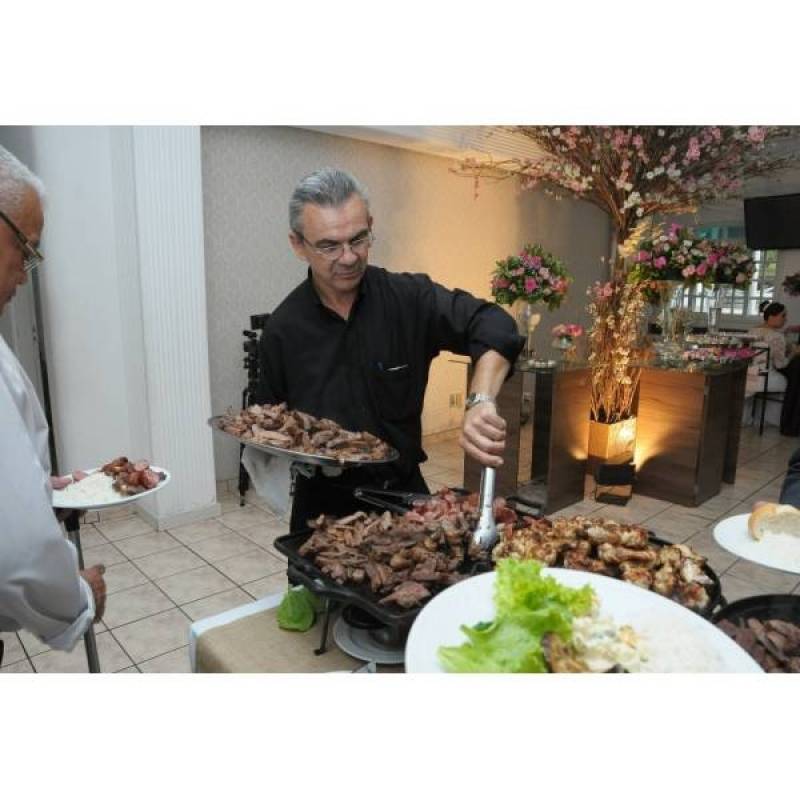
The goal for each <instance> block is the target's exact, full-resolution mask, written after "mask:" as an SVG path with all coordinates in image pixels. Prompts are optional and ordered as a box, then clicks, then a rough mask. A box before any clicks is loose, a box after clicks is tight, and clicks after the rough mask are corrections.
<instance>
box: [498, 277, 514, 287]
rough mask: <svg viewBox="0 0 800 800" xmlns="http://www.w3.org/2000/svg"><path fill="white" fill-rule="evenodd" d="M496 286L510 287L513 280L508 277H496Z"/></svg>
mask: <svg viewBox="0 0 800 800" xmlns="http://www.w3.org/2000/svg"><path fill="white" fill-rule="evenodd" d="M495 286H496V287H497V288H498V289H508V287H509V286H511V281H509V280H507V279H506V278H495Z"/></svg>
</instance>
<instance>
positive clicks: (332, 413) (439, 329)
mask: <svg viewBox="0 0 800 800" xmlns="http://www.w3.org/2000/svg"><path fill="white" fill-rule="evenodd" d="M523 343H524V340H523V339H522V337H521V336H519V334H518V333H517V328H516V324H515V323H514V320H513V319H512V318H511V317H510V316H509V315H508V314H507V313H506V312H505V311H503V310H502V309H501V308H499V307H498V306H496V305H494V304H493V303H489V302H487V301H485V300H479V299H477V298H475V297H473V296H472V295H471V294H468V293H467V292H464V291H461V290H460V289H456V290H454V291H451V290H449V289H446V288H445V287H443V286H440V285H439V284H437V283H434V282H433V281H432V280H431V279H430V278H429V277H428V276H427V275H412V274H409V273H393V272H387V271H386V270H384V269H381V268H380V267H374V266H368V267H367V269H366V271H365V273H364V277H363V278H362V280H361V283H360V284H359V291H358V296H357V299H356V301H355V303H354V305H353V308H352V310H351V312H350V317H349V319H347V320H345V319H343V318H342V317H340V316H339V315H338V314H337V313H336V312H334V311H332V310H330V309H329V308H327V307H326V306H324V305H323V304H322V302H321V301H320V299H319V296H318V295H317V292H316V290H315V289H314V286H313V284H312V282H311V274H310V271H309V277H308V279H307V280H306V281H304V282H303V283H302V284H300V286H298V287H297V288H296V289H295V290H294V291H292V292H291V294H289V295H288V297H287V298H286V299H285V300H284V301H283V302H282V303H281V304H280V305H279V306H278V308H277V309H276V310H275V312H274V313H273V314H272V315H271V316H270V318H269V320H268V321H267V323H266V325H265V327H264V332H263V334H262V336H261V340H260V343H259V352H260V365H261V370H260V372H261V384H260V391H259V397H258V400H259V402H261V403H280V402H283V401H286V403H287V404H288V405H289V407H290V408H293V409H297V410H298V411H305V412H307V413H309V414H313V415H314V416H316V417H327V418H328V419H332V420H334V421H335V422H338V423H339V424H340V425H342V426H343V427H344V428H346V429H348V430H353V431H358V430H366V431H369V432H370V433H373V434H375V435H376V436H379V437H380V438H382V439H384V440H385V441H387V442H389V443H390V444H392V445H393V446H394V447H396V448H397V450H398V451H399V452H400V460H399V461H398V462H397V463H396V464H394V465H392V467H391V468H390V469H389V471H390V472H392V473H394V474H393V476H391V477H393V478H395V480H393V481H392V482H393V483H396V484H397V483H398V482H399V483H400V484H402V481H403V479H404V477H406V476H408V475H410V474H412V472H414V471H415V470H416V468H417V465H418V464H419V463H420V462H422V461H425V459H426V455H425V453H424V452H423V450H422V421H421V415H422V405H423V401H424V397H425V387H426V385H427V382H428V371H429V369H430V364H431V361H432V359H433V358H435V357H436V356H437V355H438V354H439V352H440V351H441V350H449V351H451V352H453V353H459V354H461V355H469V356H471V358H472V360H473V362H474V361H477V359H479V358H480V357H481V356H482V355H483V353H485V352H486V351H487V350H490V349H491V350H496V351H497V352H499V353H500V354H502V355H503V356H504V357H505V358H506V359H508V361H509V362H511V363H512V364H513V363H514V361H515V360H516V358H517V356H518V355H519V353H520V350H521V349H522V346H523ZM362 469H363V468H362ZM362 469H359V472H361V471H362ZM378 476H380V477H381V478H383V479H385V478H386V477H387V473H386V470H385V469H382V470H378V473H377V474H376V475H374V477H378Z"/></svg>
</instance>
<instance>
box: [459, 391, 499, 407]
mask: <svg viewBox="0 0 800 800" xmlns="http://www.w3.org/2000/svg"><path fill="white" fill-rule="evenodd" d="M478 403H491V404H492V405H496V403H495V399H494V397H492V396H491V395H490V394H478V393H476V392H472V393H470V394H468V395H467V402H466V403H465V404H464V411H469V410H470V409H471V408H472V407H473V406H476V405H478Z"/></svg>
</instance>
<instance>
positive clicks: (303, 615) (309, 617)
mask: <svg viewBox="0 0 800 800" xmlns="http://www.w3.org/2000/svg"><path fill="white" fill-rule="evenodd" d="M316 604H317V598H316V597H315V596H314V595H313V594H312V593H311V592H310V591H309V590H308V589H306V587H305V586H294V587H292V588H290V589H289V590H288V591H287V592H286V594H285V595H284V596H283V600H281V604H280V605H279V606H278V613H277V617H278V625H279V626H280V627H281V628H283V629H284V630H287V631H307V630H309V628H311V627H313V625H314V621H315V619H316V613H315V608H316Z"/></svg>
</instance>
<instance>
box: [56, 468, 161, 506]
mask: <svg viewBox="0 0 800 800" xmlns="http://www.w3.org/2000/svg"><path fill="white" fill-rule="evenodd" d="M100 469H102V467H95V469H87V470H84V472H85V473H86V474H87V475H94V474H95V473H96V472H99V471H100ZM150 469H152V470H153V472H163V473H164V474H165V475H166V478H164V480H162V481H160V482H159V484H158V486H156V487H155V488H153V489H148V490H147V491H146V492H140V493H139V494H132V495H129V496H127V497H126V496H124V495H121V494H119V493H118V492H117V491H116V490H114V489H112V488H111V483H112V482H113V480H114V479H113V478H112V477H111V476H108V486H109V491H110V492H113V493H114V495H116V496H115V497H112V496H111V495H109V499H108V500H106V501H104V502H92V503H87V501H85V500H80V499H77V498H73V497H70V494H69V492H66V491H64V490H63V489H60V490H58V489H54V490H53V508H67V509H69V508H71V509H76V510H79V511H87V510H89V509H93V508H113V507H114V506H124V505H125V504H126V503H133V502H134V501H136V500H141V499H142V498H143V497H147V496H148V495H151V494H153V493H154V492H158V491H160V490H161V489H163V488H164V487H165V486H166V485H167V484H168V483H169V482H170V480H171V479H172V475H171V474H170V473H169V470H166V469H164V468H163V467H156V466H153V465H152V464H151V465H150Z"/></svg>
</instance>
